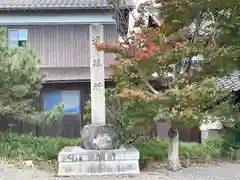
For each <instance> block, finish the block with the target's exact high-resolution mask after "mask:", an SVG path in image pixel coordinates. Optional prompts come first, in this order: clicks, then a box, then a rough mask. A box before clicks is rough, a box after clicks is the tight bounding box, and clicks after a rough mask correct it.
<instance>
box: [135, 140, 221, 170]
mask: <svg viewBox="0 0 240 180" xmlns="http://www.w3.org/2000/svg"><path fill="white" fill-rule="evenodd" d="M135 146H136V147H137V149H138V150H139V151H140V154H141V161H140V164H141V166H145V165H146V164H148V163H149V162H152V161H165V160H167V157H168V141H167V140H159V139H153V140H143V139H141V140H139V141H137V142H136V144H135ZM221 146H222V140H221V139H217V140H209V141H206V142H204V143H202V144H198V143H180V152H179V154H180V159H181V160H183V161H184V160H189V161H194V162H205V161H207V160H218V159H220V158H221Z"/></svg>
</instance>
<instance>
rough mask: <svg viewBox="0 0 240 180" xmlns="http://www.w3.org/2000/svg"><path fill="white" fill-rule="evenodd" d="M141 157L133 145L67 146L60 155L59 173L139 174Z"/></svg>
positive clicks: (61, 174)
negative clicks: (111, 146) (93, 148)
mask: <svg viewBox="0 0 240 180" xmlns="http://www.w3.org/2000/svg"><path fill="white" fill-rule="evenodd" d="M139 158H140V156H139V151H138V150H137V149H136V148H134V147H132V146H131V147H127V148H125V147H121V148H120V149H113V150H86V149H83V148H81V147H77V146H76V147H65V148H64V149H63V150H62V151H61V152H60V153H59V155H58V162H59V166H58V175H59V176H74V175H110V174H137V173H139Z"/></svg>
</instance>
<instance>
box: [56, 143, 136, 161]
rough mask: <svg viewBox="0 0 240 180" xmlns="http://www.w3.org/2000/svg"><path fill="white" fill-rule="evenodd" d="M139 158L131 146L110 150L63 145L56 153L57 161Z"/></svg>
mask: <svg viewBox="0 0 240 180" xmlns="http://www.w3.org/2000/svg"><path fill="white" fill-rule="evenodd" d="M139 158H140V156H139V151H138V150H137V149H136V148H134V147H133V146H131V147H128V148H125V147H122V148H120V149H112V150H86V149H83V148H81V147H79V146H70V147H65V148H64V149H63V150H62V151H61V152H60V153H59V154H58V162H80V161H115V160H135V159H137V160H138V159H139Z"/></svg>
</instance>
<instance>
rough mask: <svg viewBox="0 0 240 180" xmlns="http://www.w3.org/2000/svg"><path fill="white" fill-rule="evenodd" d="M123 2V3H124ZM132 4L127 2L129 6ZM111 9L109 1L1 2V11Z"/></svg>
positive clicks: (15, 0)
mask: <svg viewBox="0 0 240 180" xmlns="http://www.w3.org/2000/svg"><path fill="white" fill-rule="evenodd" d="M122 2H123V1H122ZM131 5H132V3H131V2H130V1H127V6H131ZM92 8H109V5H108V0H0V10H47V9H49V10H51V9H92Z"/></svg>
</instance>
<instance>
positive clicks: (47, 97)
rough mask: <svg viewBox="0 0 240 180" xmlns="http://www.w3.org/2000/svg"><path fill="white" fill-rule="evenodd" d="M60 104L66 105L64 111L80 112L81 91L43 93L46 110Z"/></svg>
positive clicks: (44, 108)
mask: <svg viewBox="0 0 240 180" xmlns="http://www.w3.org/2000/svg"><path fill="white" fill-rule="evenodd" d="M59 104H63V105H64V113H67V114H69V113H80V91H78V90H63V91H51V92H44V93H43V110H44V111H49V110H51V109H52V108H53V107H54V106H57V105H59Z"/></svg>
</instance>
